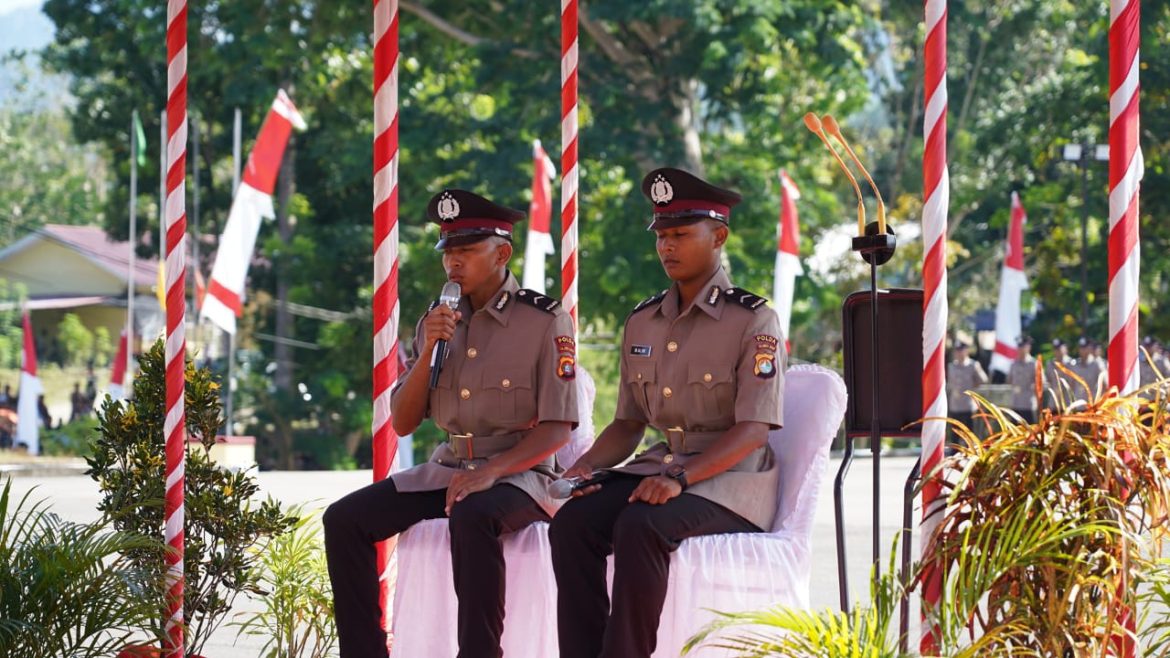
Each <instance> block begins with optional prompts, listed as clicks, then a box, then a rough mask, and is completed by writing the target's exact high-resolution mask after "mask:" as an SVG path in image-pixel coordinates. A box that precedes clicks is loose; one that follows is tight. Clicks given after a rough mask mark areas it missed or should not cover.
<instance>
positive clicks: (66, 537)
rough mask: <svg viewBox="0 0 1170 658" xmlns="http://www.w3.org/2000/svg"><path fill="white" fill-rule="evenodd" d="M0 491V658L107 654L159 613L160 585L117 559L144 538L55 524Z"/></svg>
mask: <svg viewBox="0 0 1170 658" xmlns="http://www.w3.org/2000/svg"><path fill="white" fill-rule="evenodd" d="M11 488H12V483H11V481H8V482H6V483H5V485H4V490H3V493H2V494H0V656H20V657H21V658H40V657H44V658H50V657H52V658H57V657H60V656H69V657H76V658H83V657H87V656H109V655H113V653H115V652H116V651H117V650H118V649H120V648H121V647H122V646H123V645H124V644H125V643H126V641H127V639H129V638H130V637H131V636H132V635H134V634H135V633H137V632H139V631H140V629H142V628H145V627H147V626H148V625H149V623H150V620H152V619H154V618H156V617H157V616H158V615H159V613H160V604H159V602H160V601H162V596H163V588H162V587H161V585H160V583H159V582H157V581H156V580H155V579H153V577H152V572H150V571H148V570H145V569H141V568H138V567H136V566H135V565H134V564H132V563H131V562H130V561H129V560H127V559H126V558H125V557H123V556H122V554H123V553H125V552H128V551H133V550H145V549H149V548H152V547H154V546H153V545H154V544H155V542H152V541H151V540H149V539H147V538H144V537H140V536H135V535H129V534H125V533H119V532H112V531H108V530H106V529H105V528H104V527H102V526H101V525H99V524H79V523H71V522H68V521H63V520H61V519H60V518H59V517H57V516H56V515H54V514H52V513H50V512H49V511H48V510H47V508H46V507H45V506H44V505H43V504H42V503H40V502H36V503H32V504H31V505H30V504H29V501H28V498H29V496H28V494H26V495H25V496H24V497H23V498H21V500H20V501H18V502H17V503H16V505H15V507H14V508H13V509H11V510H10V509H9V507H10V503H11V499H10V493H11Z"/></svg>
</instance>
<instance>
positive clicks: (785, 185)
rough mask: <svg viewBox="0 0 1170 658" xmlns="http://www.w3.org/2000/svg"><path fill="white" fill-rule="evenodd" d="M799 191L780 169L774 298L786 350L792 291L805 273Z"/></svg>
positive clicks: (773, 283) (790, 317)
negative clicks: (801, 251) (798, 216)
mask: <svg viewBox="0 0 1170 658" xmlns="http://www.w3.org/2000/svg"><path fill="white" fill-rule="evenodd" d="M799 198H800V190H799V189H797V187H796V183H793V182H792V179H791V178H789V177H788V173H787V172H785V171H784V170H783V169H781V170H780V235H779V239H778V240H777V247H776V271H775V273H774V274H773V277H774V280H773V282H772V299H773V300H774V301H773V303H774V304H775V307H776V314H777V315H779V316H780V329H781V331H783V332H784V343H785V347H788V346H789V343H788V327H789V325H790V324H791V322H792V292H793V290H794V289H795V287H796V277H797V275H800V274H804V268H803V267H801V266H800V226H799V223H798V222H797V215H796V200H797V199H799Z"/></svg>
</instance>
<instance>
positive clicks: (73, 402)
mask: <svg viewBox="0 0 1170 658" xmlns="http://www.w3.org/2000/svg"><path fill="white" fill-rule="evenodd" d="M69 407H70V409H69V422H71V423H73V422H76V421H78V420H81V419H82V418H85V415H86V413H88V407H89V399H88V396H86V394H85V393H82V392H81V382H75V383H74V384H73V393H71V394H70V395H69Z"/></svg>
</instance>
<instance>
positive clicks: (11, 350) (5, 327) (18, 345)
mask: <svg viewBox="0 0 1170 658" xmlns="http://www.w3.org/2000/svg"><path fill="white" fill-rule="evenodd" d="M26 296H27V292H26V290H25V287H24V285H23V284H21V283H9V281H8V280H7V279H0V368H19V367H20V358H21V354H22V350H23V349H24V343H23V342H22V341H23V340H24V328H23V325H21V322H20V313H21V310H20V309H21V304H22V303H23V302H24V299H25V297H26Z"/></svg>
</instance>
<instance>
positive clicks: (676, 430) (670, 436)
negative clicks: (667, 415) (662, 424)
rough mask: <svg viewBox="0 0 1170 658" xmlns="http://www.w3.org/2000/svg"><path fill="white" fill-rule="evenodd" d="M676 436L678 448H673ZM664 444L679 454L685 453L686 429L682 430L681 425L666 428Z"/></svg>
mask: <svg viewBox="0 0 1170 658" xmlns="http://www.w3.org/2000/svg"><path fill="white" fill-rule="evenodd" d="M676 437H677V440H678V446H679V449H678V450H675V447H674V445H675V440H676ZM666 444H667V445H668V446H670V449H671V450H672V451H674V452H678V453H680V454H686V452H687V433H686V431H684V430H683V428H681V427H671V428H668V429H667V430H666Z"/></svg>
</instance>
